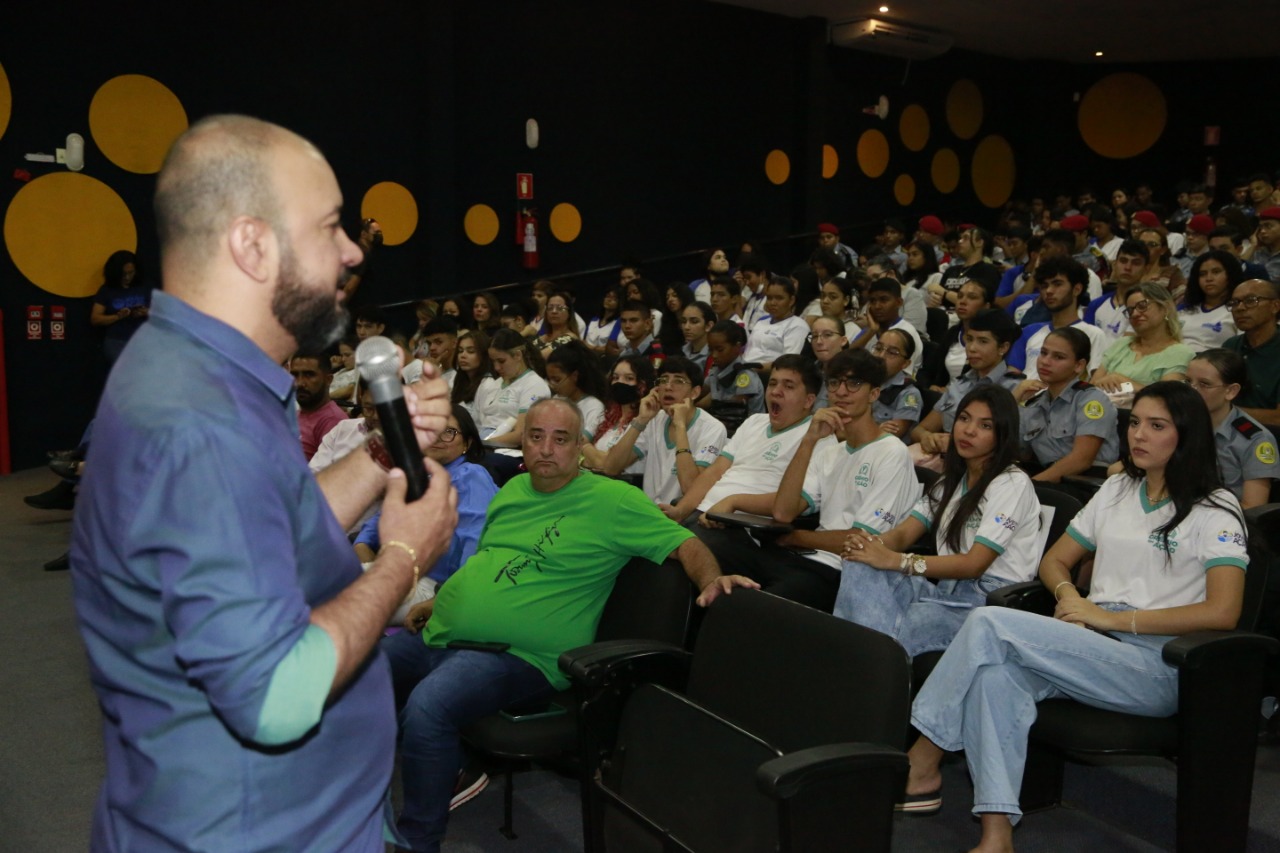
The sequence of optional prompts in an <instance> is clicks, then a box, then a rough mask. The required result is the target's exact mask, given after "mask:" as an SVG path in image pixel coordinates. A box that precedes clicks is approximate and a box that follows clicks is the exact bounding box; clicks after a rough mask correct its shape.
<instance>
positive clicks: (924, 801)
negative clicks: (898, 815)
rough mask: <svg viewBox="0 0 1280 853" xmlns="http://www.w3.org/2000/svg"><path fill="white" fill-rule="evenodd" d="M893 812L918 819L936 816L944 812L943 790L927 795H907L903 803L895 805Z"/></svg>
mask: <svg viewBox="0 0 1280 853" xmlns="http://www.w3.org/2000/svg"><path fill="white" fill-rule="evenodd" d="M893 810H894V811H898V812H902V813H904V814H909V815H915V816H917V817H927V816H928V815H935V814H937V813H938V812H939V811H941V810H942V789H941V788H939V789H938V790H936V791H930V792H929V793H927V794H907V795H906V796H905V797H903V799H902V802H900V803H895V804H894V806H893Z"/></svg>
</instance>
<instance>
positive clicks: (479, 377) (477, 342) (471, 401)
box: [449, 329, 493, 417]
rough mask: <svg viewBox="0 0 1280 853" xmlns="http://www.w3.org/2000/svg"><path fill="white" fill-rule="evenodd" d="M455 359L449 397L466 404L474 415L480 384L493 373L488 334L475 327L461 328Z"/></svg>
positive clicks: (455, 401)
mask: <svg viewBox="0 0 1280 853" xmlns="http://www.w3.org/2000/svg"><path fill="white" fill-rule="evenodd" d="M456 359H457V365H458V372H457V373H456V374H454V377H453V390H452V391H450V392H449V399H450V400H452V401H453V402H454V403H459V404H461V405H464V406H466V407H467V411H469V412H470V413H471V415H472V416H473V417H474V416H475V414H476V411H477V407H476V395H477V393H478V392H479V390H480V386H481V385H483V384H484V381H485V380H486V379H489V378H491V377H492V375H493V373H492V371H493V365H492V364H490V362H489V336H488V335H486V334H485V333H484V332H480V331H477V330H475V329H463V330H462V331H461V332H459V333H458V351H457V355H456Z"/></svg>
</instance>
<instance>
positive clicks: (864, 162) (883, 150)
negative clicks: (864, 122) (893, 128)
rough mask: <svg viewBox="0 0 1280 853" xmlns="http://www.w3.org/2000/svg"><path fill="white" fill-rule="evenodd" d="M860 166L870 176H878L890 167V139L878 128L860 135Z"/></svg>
mask: <svg viewBox="0 0 1280 853" xmlns="http://www.w3.org/2000/svg"><path fill="white" fill-rule="evenodd" d="M858 167H859V168H860V169H862V173H863V174H864V175H866V176H867V177H868V178H878V177H880V176H881V175H883V174H884V170H885V169H887V168H889V140H888V139H885V137H884V134H883V133H881V132H880V131H878V130H866V131H863V133H862V136H860V137H858Z"/></svg>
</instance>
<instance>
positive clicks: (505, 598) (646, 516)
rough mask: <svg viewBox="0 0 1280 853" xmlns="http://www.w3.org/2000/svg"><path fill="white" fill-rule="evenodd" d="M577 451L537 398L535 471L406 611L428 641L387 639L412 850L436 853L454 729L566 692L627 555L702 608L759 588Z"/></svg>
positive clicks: (566, 425)
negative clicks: (431, 590) (668, 571)
mask: <svg viewBox="0 0 1280 853" xmlns="http://www.w3.org/2000/svg"><path fill="white" fill-rule="evenodd" d="M582 445H583V440H582V421H581V418H579V417H578V413H577V410H576V409H575V408H574V406H573V404H572V403H569V402H568V401H566V400H542V401H539V402H538V403H536V404H535V405H534V407H533V408H532V409H531V410H530V412H529V429H528V431H527V434H526V436H525V439H524V459H525V466H526V467H527V468H528V470H529V473H528V474H527V475H521V476H519V477H517V478H515V479H514V480H512V481H511V482H510V483H508V484H507V486H506V487H505V488H503V489H502V491H501V492H499V493H498V495H497V497H496V498H495V499H494V500H493V503H492V504H491V505H490V507H489V514H488V520H487V523H486V525H485V527H484V532H483V533H482V534H481V537H480V542H479V544H478V546H477V550H476V553H475V554H473V555H472V557H471V559H469V560H467V561H466V563H465V564H463V566H462V568H461V569H459V570H458V571H457V573H455V574H454V575H453V577H452V578H450V579H449V581H448V582H447V583H445V584H444V585H443V586H442V587H440V589H439V591H438V592H439V594H438V595H437V596H436V597H435V598H433V599H430V600H428V601H424V602H422V603H420V604H417V605H415V606H414V607H413V609H412V610H410V612H409V616H408V617H407V619H406V627H409V628H410V629H411V630H412V631H417V630H421V631H422V635H421V636H419V635H417V634H415V633H410V632H408V631H406V632H403V633H400V634H396V635H394V636H392V637H388V638H386V639H384V640H383V641H382V650H383V651H384V652H385V653H386V656H387V660H388V661H389V663H390V665H391V678H392V684H393V686H394V688H395V698H396V705H397V707H399V708H400V717H399V718H400V734H401V738H400V766H401V779H402V780H403V784H404V808H403V810H402V811H401V813H400V817H399V820H398V821H397V826H396V828H397V829H398V830H399V832H400V834H401V835H403V836H404V838H405V839H406V840H407V841H408V842H409V845H410V847H411V849H413V850H431V851H435V850H438V849H439V845H440V842H441V839H442V837H443V836H444V832H445V827H446V824H447V822H448V818H449V801H450V799H451V798H452V796H453V792H454V786H455V784H456V782H457V779H458V772H459V769H460V768H461V766H462V743H461V738H460V736H459V731H460V730H461V729H463V728H465V727H466V726H467V725H468V724H470V723H473V722H475V721H476V720H478V719H480V718H482V717H484V716H487V715H489V714H492V713H495V712H497V711H499V710H501V709H503V708H507V707H511V706H519V705H529V704H536V703H539V702H545V701H546V700H547V699H548V698H549V697H550V696H551V694H552V692H553V691H554V690H556V689H562V688H564V687H565V686H567V684H568V682H567V681H566V680H565V677H564V675H563V674H561V672H560V670H559V668H558V667H557V666H556V660H557V658H558V657H559V656H560V654H561V652H564V651H566V650H568V649H572V648H576V647H578V646H582V645H585V644H587V643H590V642H591V641H592V640H593V639H594V637H595V630H596V624H597V623H598V621H599V619H600V614H601V612H602V611H603V609H604V604H605V601H606V600H607V599H608V597H609V593H610V591H611V590H612V588H613V581H614V579H615V578H616V577H617V575H618V572H619V571H620V570H621V569H622V567H623V565H625V564H626V563H627V561H628V560H630V559H632V558H633V557H643V558H644V559H647V560H650V561H652V562H655V563H661V562H663V561H664V560H667V559H676V560H679V561H680V562H681V563H682V564H683V565H684V569H685V572H686V573H687V574H688V575H689V578H690V580H691V581H692V582H693V584H694V586H695V587H696V588H697V589H698V590H700V592H699V594H698V604H699V605H700V606H704V607H705V606H706V605H708V604H710V603H711V602H712V601H714V600H715V598H716V597H717V596H718V595H719V594H720V593H722V592H724V593H727V592H729V591H730V590H731V589H732V587H734V586H739V587H743V586H746V587H752V586H755V584H754V583H752V582H751V581H749V580H746V579H744V578H740V577H734V576H722V575H721V574H720V570H719V569H718V568H717V566H716V562H715V559H714V558H713V557H712V556H711V554H710V553H708V552H707V549H706V548H705V547H703V546H702V544H701V543H700V542H698V541H697V540H696V539H695V538H694V537H693V535H692V534H690V533H689V531H688V530H686V529H684V528H682V527H681V526H680V525H678V524H676V523H675V522H673V521H671V520H670V519H668V518H666V517H665V516H663V514H662V513H661V512H660V511H659V510H658V508H657V507H655V506H654V505H653V504H652V503H650V502H649V501H647V500H646V499H645V497H644V495H642V494H640V492H639V491H637V490H636V489H634V488H632V487H631V486H628V485H627V484H625V483H619V482H617V481H614V480H610V479H608V478H607V477H599V476H596V475H594V474H592V473H590V472H588V471H581V470H580V469H579V468H578V455H579V452H580V450H581V448H582ZM458 642H461V643H462V644H464V645H465V644H466V643H468V642H470V643H472V644H474V643H499V644H502V646H501V647H502V648H503V651H496V650H485V651H480V650H476V649H475V648H474V646H473V647H471V648H458V647H457V645H456V643H458ZM451 643H455V646H454V647H453V648H450V644H451Z"/></svg>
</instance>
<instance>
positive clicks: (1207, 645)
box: [1163, 631, 1280, 669]
mask: <svg viewBox="0 0 1280 853" xmlns="http://www.w3.org/2000/svg"><path fill="white" fill-rule="evenodd" d="M1278 651H1280V642H1277V641H1276V640H1275V639H1274V638H1273V637H1267V636H1263V635H1262V634H1250V633H1247V632H1244V631H1193V632H1192V633H1190V634H1183V635H1182V636H1181V637H1175V638H1174V639H1172V640H1170V641H1169V642H1167V643H1165V645H1164V650H1163V656H1164V662H1165V663H1167V664H1169V665H1170V666H1176V667H1179V668H1185V669H1191V668H1195V667H1201V666H1210V665H1212V664H1213V662H1214V661H1217V660H1234V659H1238V658H1239V657H1241V656H1242V655H1246V654H1262V655H1265V656H1267V657H1270V656H1271V655H1274V654H1276V653H1277V652H1278Z"/></svg>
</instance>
